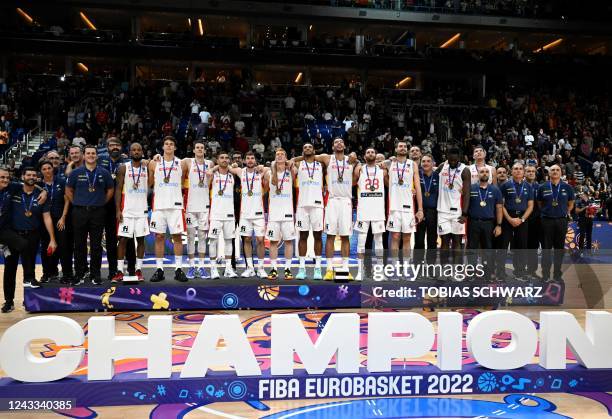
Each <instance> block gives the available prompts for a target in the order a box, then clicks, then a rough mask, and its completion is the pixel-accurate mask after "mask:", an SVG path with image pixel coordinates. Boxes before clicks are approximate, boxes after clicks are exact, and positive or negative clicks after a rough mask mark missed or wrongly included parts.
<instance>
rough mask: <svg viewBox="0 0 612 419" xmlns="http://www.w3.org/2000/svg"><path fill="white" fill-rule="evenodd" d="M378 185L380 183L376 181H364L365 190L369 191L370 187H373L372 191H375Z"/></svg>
mask: <svg viewBox="0 0 612 419" xmlns="http://www.w3.org/2000/svg"><path fill="white" fill-rule="evenodd" d="M379 183H380V182H379V181H378V179H366V180H365V187H366V189H368V190H371V189H372V186H374V190H377V189H378V185H379Z"/></svg>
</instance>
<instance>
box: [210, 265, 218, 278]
mask: <svg viewBox="0 0 612 419" xmlns="http://www.w3.org/2000/svg"><path fill="white" fill-rule="evenodd" d="M210 279H219V270H218V269H217V267H216V266H215V265H213V266H211V267H210Z"/></svg>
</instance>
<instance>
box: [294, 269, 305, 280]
mask: <svg viewBox="0 0 612 419" xmlns="http://www.w3.org/2000/svg"><path fill="white" fill-rule="evenodd" d="M295 279H302V280H303V279H306V269H304V268H300V270H299V271H298V273H297V275H296V276H295Z"/></svg>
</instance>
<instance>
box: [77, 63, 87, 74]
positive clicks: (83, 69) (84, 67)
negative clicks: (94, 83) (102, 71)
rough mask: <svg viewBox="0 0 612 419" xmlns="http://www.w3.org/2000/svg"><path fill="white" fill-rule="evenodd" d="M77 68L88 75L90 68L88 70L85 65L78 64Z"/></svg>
mask: <svg viewBox="0 0 612 419" xmlns="http://www.w3.org/2000/svg"><path fill="white" fill-rule="evenodd" d="M77 67H79V69H80V70H81V71H83V72H84V73H88V72H89V68H87V66H86V65H85V64H83V63H77Z"/></svg>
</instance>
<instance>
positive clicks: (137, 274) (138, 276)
mask: <svg viewBox="0 0 612 419" xmlns="http://www.w3.org/2000/svg"><path fill="white" fill-rule="evenodd" d="M134 274H135V275H136V277H137V278H138V281H144V276H143V275H142V271H141V270H140V269H136V272H134Z"/></svg>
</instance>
